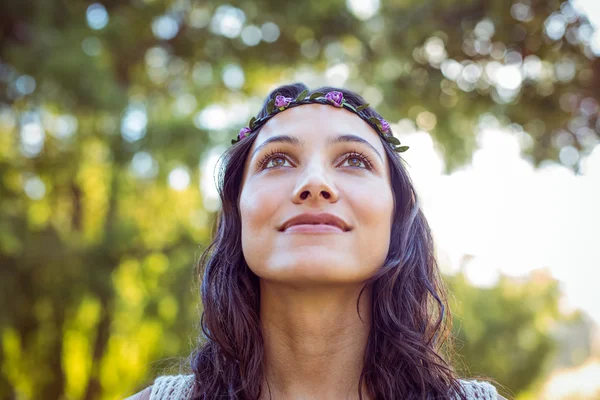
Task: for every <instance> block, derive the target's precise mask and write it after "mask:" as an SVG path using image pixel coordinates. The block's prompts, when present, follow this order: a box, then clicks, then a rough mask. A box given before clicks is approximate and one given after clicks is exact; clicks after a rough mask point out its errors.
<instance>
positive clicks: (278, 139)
mask: <svg viewBox="0 0 600 400" xmlns="http://www.w3.org/2000/svg"><path fill="white" fill-rule="evenodd" d="M271 143H289V144H291V145H294V146H302V144H303V143H302V142H301V141H300V139H298V138H297V137H293V136H288V135H278V136H272V137H270V138H268V139H267V140H265V141H264V142H262V143H261V144H260V145H259V146H258V147H257V148H256V149H254V151H253V152H252V157H251V158H254V156H255V155H256V153H258V152H259V151H260V150H261V149H262V148H263V147H265V146H267V145H269V144H271ZM337 143H362V144H364V145H366V146H368V147H369V148H370V149H371V150H373V151H374V152H375V154H377V156H378V157H379V159H380V160H381V161H383V158H382V157H381V154H379V151H377V149H376V148H375V147H373V145H372V144H371V143H369V142H368V141H367V140H365V139H363V138H361V137H360V136H356V135H352V134H343V135H337V136H335V137H330V138H329V139H327V145H328V146H333V145H334V144H337Z"/></svg>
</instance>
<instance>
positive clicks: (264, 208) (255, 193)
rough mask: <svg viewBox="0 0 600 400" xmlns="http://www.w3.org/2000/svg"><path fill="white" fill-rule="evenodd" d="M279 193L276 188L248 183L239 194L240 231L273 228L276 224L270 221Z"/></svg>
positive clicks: (278, 200) (249, 232)
mask: <svg viewBox="0 0 600 400" xmlns="http://www.w3.org/2000/svg"><path fill="white" fill-rule="evenodd" d="M278 193H281V192H280V190H278V189H277V188H271V187H268V186H265V185H248V186H246V187H245V188H244V189H243V190H242V193H241V195H240V215H241V217H242V231H245V232H247V233H248V234H252V233H253V232H258V231H260V230H264V229H274V228H275V227H276V226H277V224H276V222H275V221H272V218H273V216H274V215H275V211H276V209H277V207H278V204H279V203H280V202H281V199H279V198H278Z"/></svg>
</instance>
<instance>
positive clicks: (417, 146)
mask: <svg viewBox="0 0 600 400" xmlns="http://www.w3.org/2000/svg"><path fill="white" fill-rule="evenodd" d="M402 143H404V144H407V145H410V149H409V151H407V152H406V153H404V154H403V157H404V158H405V159H406V161H407V163H408V164H409V166H410V167H409V173H410V175H411V176H412V178H413V181H414V183H415V185H416V186H417V190H418V192H419V194H420V195H421V200H422V202H423V208H424V212H425V215H426V217H427V218H428V221H429V222H430V224H431V227H432V230H433V234H434V237H435V239H436V242H437V247H438V257H439V258H440V266H441V267H442V268H445V269H446V270H447V272H452V271H453V270H457V269H458V268H459V266H460V259H461V257H462V256H463V255H471V256H474V258H473V259H472V260H471V261H470V262H469V263H468V264H467V266H466V273H467V276H468V277H469V279H470V280H471V281H472V282H473V283H474V284H476V285H479V286H489V285H493V284H494V283H495V282H496V281H497V278H498V274H499V273H500V272H502V273H504V274H508V275H511V276H521V275H525V274H527V273H529V272H531V271H532V270H534V269H538V268H543V267H547V268H548V269H549V270H550V271H551V272H552V274H553V276H554V277H555V278H557V279H558V280H560V281H561V282H562V284H563V290H564V292H565V294H566V296H567V300H568V302H569V303H570V304H571V305H572V306H576V307H581V308H583V309H584V310H585V311H587V312H588V313H589V314H590V315H591V316H592V317H593V318H594V319H595V320H596V321H597V322H598V323H600V307H599V306H598V304H600V296H599V295H598V289H597V284H598V282H600V248H599V246H598V243H597V241H598V234H597V232H598V227H599V226H600V209H599V207H598V204H600V183H599V182H600V145H596V147H595V148H594V150H593V152H592V153H591V154H590V155H589V156H587V157H585V158H582V160H580V162H581V165H582V170H583V171H584V172H583V174H582V175H578V176H576V175H575V174H574V173H572V172H570V170H568V169H567V168H565V167H563V166H561V165H560V164H558V163H551V164H547V165H545V166H544V167H541V168H540V169H537V170H535V169H534V168H533V166H532V165H531V164H530V163H529V162H528V161H526V160H524V159H523V158H521V157H520V155H519V152H520V148H519V141H518V134H517V133H514V132H510V131H505V130H500V129H494V128H491V129H484V130H482V131H481V132H480V133H479V134H478V143H479V145H480V148H479V150H477V151H476V152H475V153H474V155H473V162H472V164H470V165H468V166H467V167H465V168H462V169H461V170H459V171H457V172H455V173H452V174H450V175H445V174H441V172H440V171H441V167H442V161H441V159H440V157H439V156H438V153H437V152H436V151H435V150H434V147H433V142H432V140H431V137H430V136H429V134H428V133H426V132H415V133H413V134H408V135H406V134H405V135H403V140H402Z"/></svg>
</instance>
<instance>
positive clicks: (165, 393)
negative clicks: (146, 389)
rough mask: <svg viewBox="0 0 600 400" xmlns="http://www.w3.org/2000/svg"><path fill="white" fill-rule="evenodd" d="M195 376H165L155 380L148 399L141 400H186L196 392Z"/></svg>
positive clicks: (142, 399)
mask: <svg viewBox="0 0 600 400" xmlns="http://www.w3.org/2000/svg"><path fill="white" fill-rule="evenodd" d="M194 381H195V379H194V375H163V376H159V377H158V378H156V379H155V380H154V384H153V385H152V390H151V391H150V396H149V397H148V399H146V398H143V397H141V398H140V399H139V400H185V399H189V398H190V397H191V395H192V393H193V391H194ZM135 400H138V399H135Z"/></svg>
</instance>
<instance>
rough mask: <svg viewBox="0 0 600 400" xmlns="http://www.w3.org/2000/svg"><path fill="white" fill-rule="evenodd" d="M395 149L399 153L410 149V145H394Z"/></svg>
mask: <svg viewBox="0 0 600 400" xmlns="http://www.w3.org/2000/svg"><path fill="white" fill-rule="evenodd" d="M394 150H395V151H397V152H398V153H404V152H405V151H406V150H408V146H400V147H394Z"/></svg>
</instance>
